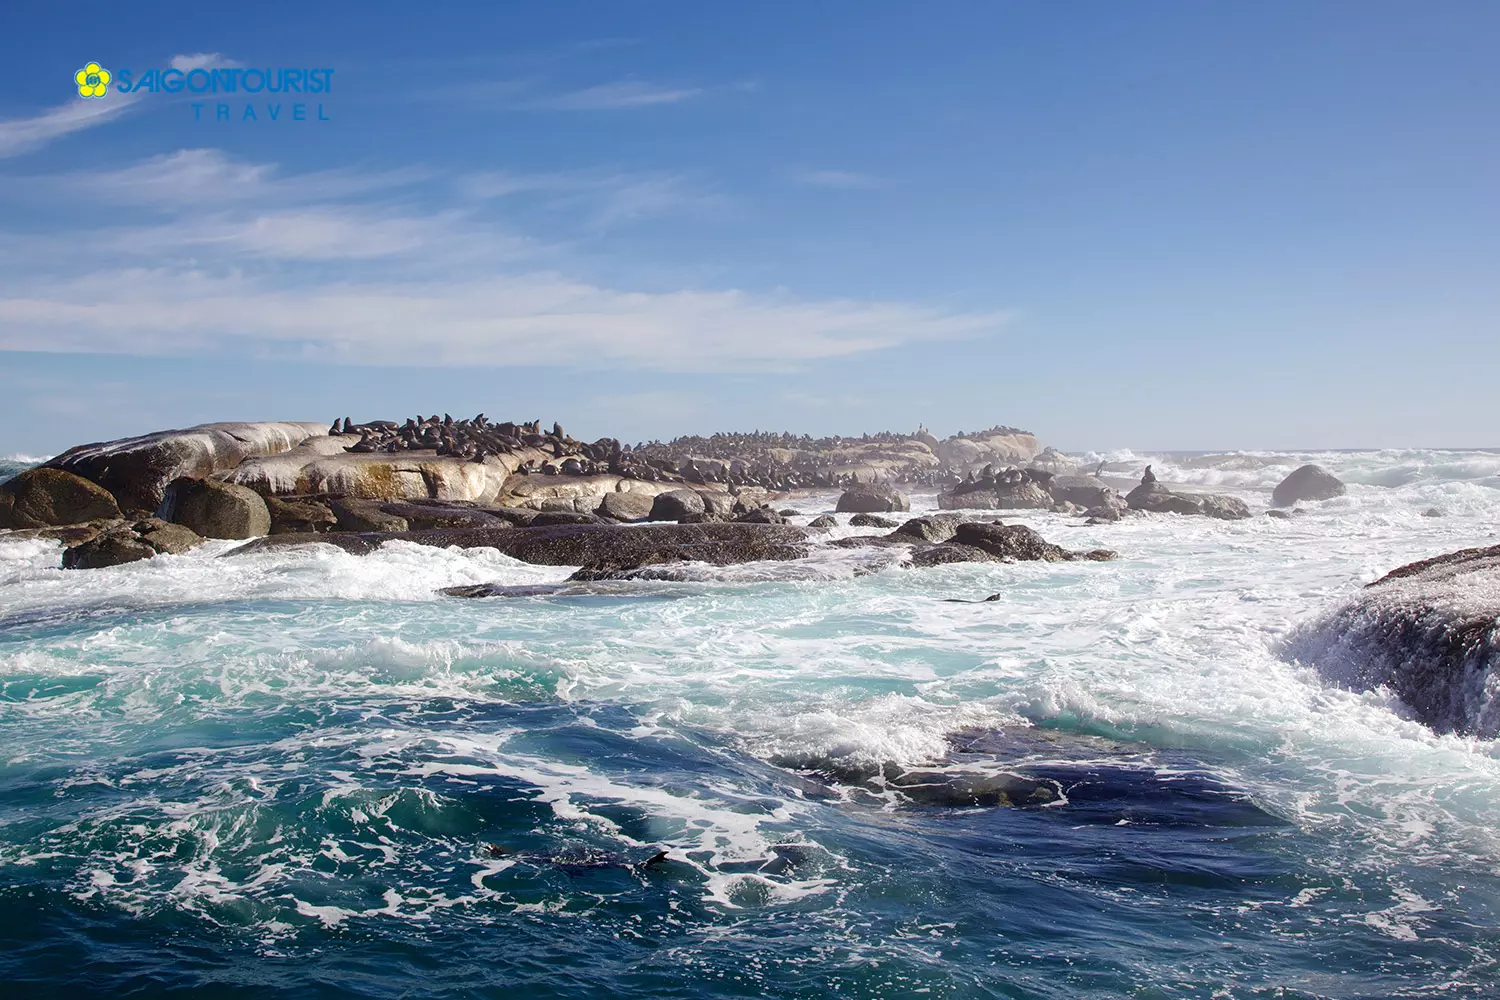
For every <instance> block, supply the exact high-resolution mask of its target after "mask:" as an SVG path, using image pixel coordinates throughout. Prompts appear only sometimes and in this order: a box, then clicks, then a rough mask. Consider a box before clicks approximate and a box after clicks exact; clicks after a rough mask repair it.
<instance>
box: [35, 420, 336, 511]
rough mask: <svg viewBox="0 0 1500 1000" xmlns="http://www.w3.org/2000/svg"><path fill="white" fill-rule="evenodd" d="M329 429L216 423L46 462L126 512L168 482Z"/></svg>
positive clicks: (82, 449) (148, 506) (206, 473)
mask: <svg viewBox="0 0 1500 1000" xmlns="http://www.w3.org/2000/svg"><path fill="white" fill-rule="evenodd" d="M327 434H328V428H327V426H326V425H323V424H312V423H218V424H201V425H199V426H197V427H189V428H186V429H184V430H171V431H158V432H156V433H154V434H144V435H141V436H140V437H133V438H125V439H123V440H120V441H104V442H100V443H97V444H86V445H80V446H79V447H77V448H71V449H69V450H68V451H65V452H63V453H62V454H61V455H59V456H57V457H56V458H54V459H52V460H51V461H50V462H48V463H47V467H49V468H54V469H63V470H65V471H67V472H72V473H74V474H75V475H79V476H82V477H83V478H84V479H87V480H90V481H91V482H95V483H98V484H99V485H100V486H102V487H104V488H105V489H106V490H108V491H109V492H110V493H112V494H114V497H115V499H116V500H117V501H118V502H119V505H120V509H122V510H125V511H136V510H138V511H154V510H156V509H157V508H158V507H160V506H161V503H162V500H163V498H164V496H165V493H166V488H167V485H168V484H169V483H171V482H172V481H173V480H175V479H180V478H183V477H189V478H194V479H208V478H209V477H211V476H214V475H216V474H219V473H223V472H227V471H228V470H230V469H234V468H236V467H237V466H239V465H240V463H242V462H244V461H245V460H246V459H249V458H252V457H255V456H259V455H274V454H276V453H278V452H283V451H288V450H290V449H292V448H295V447H297V446H298V445H299V444H301V443H302V442H304V441H306V440H307V439H308V438H311V437H315V436H324V437H326V436H327Z"/></svg>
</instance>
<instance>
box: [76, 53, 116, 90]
mask: <svg viewBox="0 0 1500 1000" xmlns="http://www.w3.org/2000/svg"><path fill="white" fill-rule="evenodd" d="M111 79H112V77H111V76H110V75H109V70H107V69H105V68H104V67H103V66H100V65H99V64H98V63H96V62H91V63H89V64H88V65H86V66H84V67H83V69H81V70H79V71H78V72H77V73H74V74H73V82H74V83H76V84H78V96H79V97H103V96H104V95H106V94H108V93H109V81H110V80H111Z"/></svg>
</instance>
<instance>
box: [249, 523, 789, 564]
mask: <svg viewBox="0 0 1500 1000" xmlns="http://www.w3.org/2000/svg"><path fill="white" fill-rule="evenodd" d="M397 539H399V540H402V541H408V542H414V543H416V544H418V545H433V546H437V547H439V548H446V547H448V546H450V545H452V546H458V547H459V548H466V549H469V548H493V549H497V550H498V551H500V552H503V553H505V554H506V555H508V556H510V557H512V558H514V559H519V560H521V561H522V562H528V563H534V564H537V565H542V566H581V567H590V568H594V569H602V570H627V569H635V568H638V567H642V566H655V565H660V564H663V563H672V562H684V561H698V562H707V563H713V564H715V565H728V564H730V563H742V562H754V561H759V560H763V559H766V560H787V559H799V558H801V557H803V556H805V555H806V554H807V536H806V535H805V534H804V533H803V532H802V530H801V529H800V528H794V527H791V526H790V525H763V524H724V523H714V524H643V525H623V524H567V525H555V526H551V527H541V528H512V527H505V528H446V529H438V530H433V531H406V532H399V533H370V534H359V535H351V534H340V533H332V534H326V535H314V534H306V535H271V536H269V537H267V538H261V539H257V540H255V541H253V542H250V543H249V544H247V545H242V546H240V547H238V548H236V549H234V550H232V551H230V552H228V553H226V555H228V556H237V555H248V554H252V553H256V552H267V551H275V550H277V549H281V548H290V547H294V546H298V545H308V544H317V543H320V542H321V543H327V544H333V545H338V546H339V547H340V548H343V549H345V550H346V551H349V552H355V553H357V554H363V553H365V552H370V551H373V550H374V549H375V548H376V547H377V546H378V545H380V544H381V543H383V542H386V541H391V540H397Z"/></svg>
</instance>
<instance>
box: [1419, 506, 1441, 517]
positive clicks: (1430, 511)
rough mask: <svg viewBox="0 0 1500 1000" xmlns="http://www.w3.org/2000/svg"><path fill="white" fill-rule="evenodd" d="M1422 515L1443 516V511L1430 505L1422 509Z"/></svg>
mask: <svg viewBox="0 0 1500 1000" xmlns="http://www.w3.org/2000/svg"><path fill="white" fill-rule="evenodd" d="M1422 516H1423V517H1442V516H1443V512H1442V511H1440V510H1438V509H1437V508H1436V507H1428V508H1427V509H1426V510H1424V511H1422Z"/></svg>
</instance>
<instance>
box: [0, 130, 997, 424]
mask: <svg viewBox="0 0 1500 1000" xmlns="http://www.w3.org/2000/svg"><path fill="white" fill-rule="evenodd" d="M153 165H154V167H155V168H156V169H161V170H165V171H167V172H169V173H172V172H175V174H176V175H177V176H180V177H182V178H183V179H184V187H185V188H186V189H187V190H188V191H189V192H190V194H188V195H187V196H185V197H184V198H182V199H180V200H175V201H174V200H172V199H171V198H169V197H167V196H165V195H164V194H163V193H162V189H160V188H159V187H158V186H157V185H156V184H155V183H154V182H153V181H151V180H150V178H149V174H150V169H151V167H152V166H153ZM318 176H319V175H315V174H301V175H298V174H291V175H287V174H284V173H283V172H281V171H280V170H279V169H277V168H276V167H274V166H273V165H270V164H253V163H243V162H239V161H233V160H229V159H227V158H225V157H223V156H222V154H219V153H217V152H213V151H201V150H200V151H183V152H181V153H178V154H173V156H171V157H166V158H158V159H156V160H152V161H146V162H145V163H140V164H134V165H131V166H127V167H124V168H121V169H120V170H117V171H113V172H105V173H101V174H98V175H91V176H90V181H91V182H95V183H96V184H97V188H98V192H99V198H100V201H98V202H96V203H95V206H96V207H97V210H91V211H90V212H89V213H88V215H87V218H88V221H87V222H86V223H83V224H75V225H73V226H72V227H69V226H68V224H67V222H66V220H65V219H59V222H58V225H57V226H55V227H52V230H51V231H49V232H48V233H47V234H46V235H44V236H34V235H32V234H31V233H24V232H23V233H16V232H5V231H3V230H0V250H3V251H4V257H5V263H6V266H5V267H4V268H0V350H36V349H46V350H53V351H100V352H113V353H129V354H154V355H159V354H194V353H198V354H214V353H222V352H225V351H231V352H233V351H238V352H248V353H252V354H255V355H259V356H267V357H290V358H316V359H326V360H331V361H340V362H352V363H368V364H390V365H420V366H455V365H515V364H527V365H559V366H568V367H600V366H615V367H622V368H636V369H654V370H662V371H680V372H703V371H730V370H744V369H755V370H773V371H784V370H795V369H798V368H801V367H803V366H806V365H807V364H810V363H812V362H815V361H818V360H820V359H827V358H836V357H844V356H848V355H852V354H857V353H860V352H865V351H871V350H879V349H882V348H888V347H892V346H895V345H898V344H903V343H911V342H916V341H924V340H933V339H940V338H956V337H971V336H978V335H983V334H985V333H988V332H991V331H994V330H996V329H997V328H999V327H1000V326H1001V325H1003V324H1004V322H1005V321H1006V317H1005V316H1004V315H1003V314H998V313H992V312H984V313H975V312H955V311H952V310H947V309H942V308H935V307H930V306H924V305H921V304H914V303H903V302H884V301H867V300H853V299H838V298H809V297H806V296H798V295H794V294H792V293H790V292H786V291H774V292H751V291H745V290H740V289H732V288H730V289H711V288H710V289H703V288H686V289H680V290H675V291H661V290H653V291H639V290H634V289H630V288H622V287H615V286H613V285H610V284H603V283H599V282H595V281H590V280H588V279H587V278H583V277H579V276H575V275H570V274H567V273H562V272H560V271H559V270H557V269H556V268H547V267H545V266H543V265H542V264H541V263H539V260H540V258H539V257H538V255H537V253H536V250H537V246H536V244H535V243H534V242H533V241H531V240H528V239H526V238H524V237H521V236H518V235H516V234H514V233H511V232H509V231H507V230H506V229H504V228H502V227H500V226H498V225H496V224H494V223H492V222H488V221H486V220H485V219H484V218H483V217H481V216H478V215H476V214H474V213H473V212H472V211H469V210H467V209H466V207H465V203H462V202H460V203H458V204H453V205H449V206H447V207H442V206H439V207H437V208H435V209H434V208H433V207H432V206H430V205H423V206H422V207H421V208H420V209H418V208H416V207H413V206H411V205H408V204H405V203H404V201H403V200H402V198H401V197H400V196H399V192H398V191H397V190H396V189H394V188H393V189H391V190H387V191H380V190H378V189H377V190H375V191H368V192H363V193H362V195H361V197H359V198H343V199H342V200H327V201H318V200H316V199H311V198H309V197H308V192H309V190H312V189H317V188H318V187H320V186H322V185H320V184H315V183H311V182H310V181H309V178H314V177H318ZM546 177H547V175H521V176H520V177H517V176H516V175H504V174H496V175H487V179H485V180H484V182H485V183H488V184H489V185H490V189H491V191H492V192H493V193H494V196H496V197H506V196H510V195H512V194H517V193H520V192H523V191H527V190H533V191H535V190H546V189H548V188H549V187H550V186H552V185H553V184H554V183H555V182H553V181H550V180H544V178H546ZM466 183H468V184H469V185H471V186H474V185H479V186H482V183H481V179H480V178H476V177H471V178H468V179H467V180H466ZM236 185H246V186H249V187H250V188H252V189H254V190H256V191H258V192H259V197H256V198H254V199H251V200H246V201H236V200H234V199H232V198H224V199H217V200H216V199H215V198H213V193H214V191H215V190H217V189H226V190H227V189H228V188H231V187H234V186H236ZM565 186H566V185H564V187H565ZM627 187H628V186H627ZM333 190H334V192H335V193H337V188H336V186H335V187H334V188H333ZM437 190H438V191H441V190H442V189H441V188H439V189H437ZM636 197H638V198H640V199H642V200H643V201H645V202H647V203H649V202H650V201H651V197H652V196H651V195H649V194H637V195H636ZM111 199H114V200H115V201H118V200H121V199H125V200H127V201H129V203H130V206H131V208H130V211H131V212H132V213H133V214H134V215H139V213H140V212H142V211H147V212H154V213H157V215H158V216H159V218H157V219H155V220H152V221H148V222H146V223H144V224H142V223H140V222H139V221H133V222H132V223H131V224H129V225H122V224H120V223H119V222H118V221H116V220H113V219H111V218H110V217H109V209H108V206H109V204H111ZM626 203H627V204H628V198H627V199H626ZM210 205H211V206H213V207H212V209H211V210H206V206H210ZM619 210H620V211H625V210H626V209H624V208H621V209H619ZM143 260H144V261H149V262H150V263H149V264H146V265H141V264H139V263H137V262H139V261H143ZM122 261H123V262H124V263H122ZM643 402H644V401H643Z"/></svg>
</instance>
